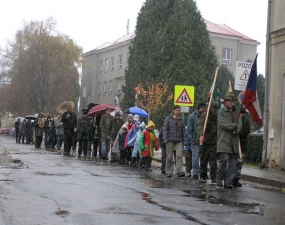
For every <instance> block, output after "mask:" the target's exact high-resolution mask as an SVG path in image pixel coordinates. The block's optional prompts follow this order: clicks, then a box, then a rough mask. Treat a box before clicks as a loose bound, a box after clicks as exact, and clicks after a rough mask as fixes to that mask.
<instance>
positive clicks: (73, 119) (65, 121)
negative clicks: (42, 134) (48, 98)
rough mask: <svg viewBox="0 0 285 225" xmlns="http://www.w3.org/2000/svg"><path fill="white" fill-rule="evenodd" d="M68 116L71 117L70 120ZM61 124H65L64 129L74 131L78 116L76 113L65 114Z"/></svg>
mask: <svg viewBox="0 0 285 225" xmlns="http://www.w3.org/2000/svg"><path fill="white" fill-rule="evenodd" d="M67 114H69V115H70V117H69V118H67ZM61 122H62V123H63V128H64V129H71V130H73V129H74V128H76V127H77V116H76V114H75V113H74V112H71V113H68V112H65V113H63V114H62V119H61Z"/></svg>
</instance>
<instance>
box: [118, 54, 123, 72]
mask: <svg viewBox="0 0 285 225" xmlns="http://www.w3.org/2000/svg"><path fill="white" fill-rule="evenodd" d="M118 63H119V70H120V69H122V67H123V55H122V54H121V55H119V60H118Z"/></svg>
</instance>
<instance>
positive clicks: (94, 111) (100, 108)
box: [87, 104, 115, 117]
mask: <svg viewBox="0 0 285 225" xmlns="http://www.w3.org/2000/svg"><path fill="white" fill-rule="evenodd" d="M107 108H109V109H111V111H112V110H115V108H114V107H113V106H111V105H108V104H100V105H96V106H94V107H93V108H91V109H90V110H89V112H88V114H87V116H89V117H91V116H92V117H94V116H99V115H101V114H103V113H104V112H105V111H106V109H107Z"/></svg>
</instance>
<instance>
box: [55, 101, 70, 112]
mask: <svg viewBox="0 0 285 225" xmlns="http://www.w3.org/2000/svg"><path fill="white" fill-rule="evenodd" d="M70 105H72V106H73V107H74V102H72V101H65V102H63V103H61V104H60V105H59V106H58V107H56V112H57V113H58V114H63V113H65V112H66V111H67V110H68V107H69V106H70Z"/></svg>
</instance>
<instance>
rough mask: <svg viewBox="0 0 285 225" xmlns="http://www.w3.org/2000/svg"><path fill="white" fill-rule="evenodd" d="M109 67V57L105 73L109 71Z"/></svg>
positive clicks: (106, 61) (106, 60)
mask: <svg viewBox="0 0 285 225" xmlns="http://www.w3.org/2000/svg"><path fill="white" fill-rule="evenodd" d="M108 69H109V59H105V73H106V72H108Z"/></svg>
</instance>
